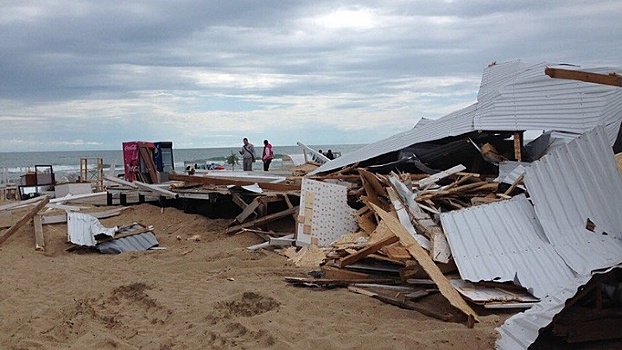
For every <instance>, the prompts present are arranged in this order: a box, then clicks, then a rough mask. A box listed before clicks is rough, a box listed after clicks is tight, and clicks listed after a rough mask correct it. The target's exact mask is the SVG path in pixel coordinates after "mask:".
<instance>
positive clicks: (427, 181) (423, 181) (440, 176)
mask: <svg viewBox="0 0 622 350" xmlns="http://www.w3.org/2000/svg"><path fill="white" fill-rule="evenodd" d="M463 170H466V167H465V166H464V165H462V164H458V165H456V166H454V167H451V168H449V169H447V170H443V171H441V172H438V173H436V174H433V175H430V176H428V177H426V178H425V179H421V180H419V181H418V182H417V185H418V186H419V188H424V187H426V186H428V185H431V184H433V183H435V182H437V181H438V180H440V179H443V178H446V177H447V176H449V175H452V174H456V173H459V172H461V171H463Z"/></svg>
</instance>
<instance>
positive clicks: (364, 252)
mask: <svg viewBox="0 0 622 350" xmlns="http://www.w3.org/2000/svg"><path fill="white" fill-rule="evenodd" d="M398 241H399V238H397V237H396V236H394V235H391V236H388V237H385V238H383V239H381V240H380V241H378V242H376V243H373V244H370V245H368V246H367V247H365V248H363V249H361V250H359V251H357V252H356V253H354V254H350V255H348V256H346V257H343V258H341V260H339V267H344V266H347V265H350V264H352V263H355V262H357V261H359V260H361V259H363V258H364V257H366V256H368V255H370V254H373V253H375V252H377V251H378V250H380V248H382V247H384V246H385V245H389V244H393V243H395V242H398Z"/></svg>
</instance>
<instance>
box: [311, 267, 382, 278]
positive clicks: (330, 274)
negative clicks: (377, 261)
mask: <svg viewBox="0 0 622 350" xmlns="http://www.w3.org/2000/svg"><path fill="white" fill-rule="evenodd" d="M321 268H322V272H324V278H329V279H340V280H347V279H356V280H361V279H366V278H369V279H371V278H378V277H377V276H374V275H370V274H368V273H363V272H357V271H352V270H348V269H340V268H337V267H334V266H328V265H324V266H322V267H321Z"/></svg>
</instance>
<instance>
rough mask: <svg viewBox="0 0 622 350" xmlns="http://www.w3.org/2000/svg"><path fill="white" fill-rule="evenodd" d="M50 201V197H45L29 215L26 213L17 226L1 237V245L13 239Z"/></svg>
mask: <svg viewBox="0 0 622 350" xmlns="http://www.w3.org/2000/svg"><path fill="white" fill-rule="evenodd" d="M49 201H50V197H49V196H45V197H43V198H42V199H41V201H40V202H39V203H38V204H37V205H36V206H35V207H34V208H33V209H32V210H31V211H30V212H28V213H26V215H24V216H22V218H21V219H19V220H18V221H17V222H16V223H15V224H13V226H11V227H10V228H9V229H8V230H7V231H6V232H5V233H4V234H3V235H2V236H1V237H0V245H1V244H2V243H4V242H6V240H7V239H9V237H11V236H12V235H13V234H14V233H15V231H17V230H19V228H20V227H22V226H24V224H26V223H27V222H28V221H30V219H32V218H33V217H34V216H35V215H36V214H37V213H38V212H39V210H41V208H43V207H45V205H46V204H48V202H49Z"/></svg>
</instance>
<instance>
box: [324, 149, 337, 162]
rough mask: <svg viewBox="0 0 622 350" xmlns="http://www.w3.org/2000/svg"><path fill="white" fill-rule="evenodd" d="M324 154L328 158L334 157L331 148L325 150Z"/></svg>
mask: <svg viewBox="0 0 622 350" xmlns="http://www.w3.org/2000/svg"><path fill="white" fill-rule="evenodd" d="M325 156H326V158H328V159H330V160H333V159H335V155H334V154H333V151H331V150H328V152H326V154H325Z"/></svg>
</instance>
